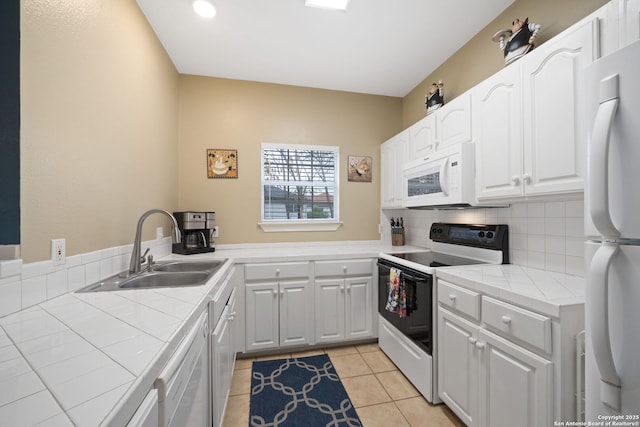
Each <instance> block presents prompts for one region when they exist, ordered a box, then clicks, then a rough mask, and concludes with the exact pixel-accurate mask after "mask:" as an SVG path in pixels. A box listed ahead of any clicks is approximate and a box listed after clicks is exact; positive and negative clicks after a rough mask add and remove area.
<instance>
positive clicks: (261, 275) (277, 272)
mask: <svg viewBox="0 0 640 427" xmlns="http://www.w3.org/2000/svg"><path fill="white" fill-rule="evenodd" d="M308 276H309V262H307V261H305V262H282V263H264V264H246V265H245V266H244V278H245V280H260V279H267V280H274V279H276V280H277V279H287V278H294V277H308Z"/></svg>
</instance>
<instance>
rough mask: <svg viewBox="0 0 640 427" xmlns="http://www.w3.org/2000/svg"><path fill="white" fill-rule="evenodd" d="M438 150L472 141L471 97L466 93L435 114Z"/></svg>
mask: <svg viewBox="0 0 640 427" xmlns="http://www.w3.org/2000/svg"><path fill="white" fill-rule="evenodd" d="M435 116H436V140H437V145H436V149H437V150H440V149H442V148H445V147H448V146H449V145H452V144H456V143H460V142H469V141H471V95H470V93H464V94H462V95H460V96H458V97H457V98H455V99H454V100H453V101H451V102H449V103H447V104H446V105H444V106H443V107H442V108H440V109H439V110H436V112H435Z"/></svg>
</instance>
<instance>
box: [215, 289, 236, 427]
mask: <svg viewBox="0 0 640 427" xmlns="http://www.w3.org/2000/svg"><path fill="white" fill-rule="evenodd" d="M235 295H236V294H235V290H234V291H232V293H231V295H230V296H229V300H228V302H227V304H226V306H225V308H224V310H223V311H222V314H221V316H220V319H219V320H218V323H217V325H216V326H215V329H213V333H212V334H211V390H212V420H213V421H212V425H213V426H214V427H220V426H222V420H223V419H224V413H225V407H226V405H227V399H228V397H229V391H230V390H231V377H232V375H233V366H234V364H235V359H236V357H235V350H234V349H235V346H234V337H235V332H234V329H233V325H234V320H235V316H236V312H235V308H236V298H235Z"/></svg>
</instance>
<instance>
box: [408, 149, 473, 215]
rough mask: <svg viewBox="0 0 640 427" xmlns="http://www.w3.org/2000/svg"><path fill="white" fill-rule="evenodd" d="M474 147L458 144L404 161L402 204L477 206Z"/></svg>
mask: <svg viewBox="0 0 640 427" xmlns="http://www.w3.org/2000/svg"><path fill="white" fill-rule="evenodd" d="M474 149H475V147H474V145H473V143H470V142H464V143H459V144H455V145H452V146H451V147H446V148H444V149H442V150H438V151H436V152H434V153H432V154H431V155H429V156H426V157H423V158H420V159H417V160H413V161H410V162H408V163H405V165H404V167H403V174H402V191H403V196H402V205H403V206H404V207H407V208H437V207H443V208H455V207H466V206H473V205H475V203H476V200H475V152H474Z"/></svg>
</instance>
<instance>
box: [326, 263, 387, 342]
mask: <svg viewBox="0 0 640 427" xmlns="http://www.w3.org/2000/svg"><path fill="white" fill-rule="evenodd" d="M373 272H374V262H373V260H372V259H356V260H340V261H316V262H315V284H314V293H315V298H314V299H315V302H314V304H315V313H316V318H315V340H316V342H318V343H321V342H336V341H344V340H355V339H361V338H369V337H372V336H374V332H373V314H374V312H375V309H374V305H373V298H374V294H375V292H374V289H373Z"/></svg>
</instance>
